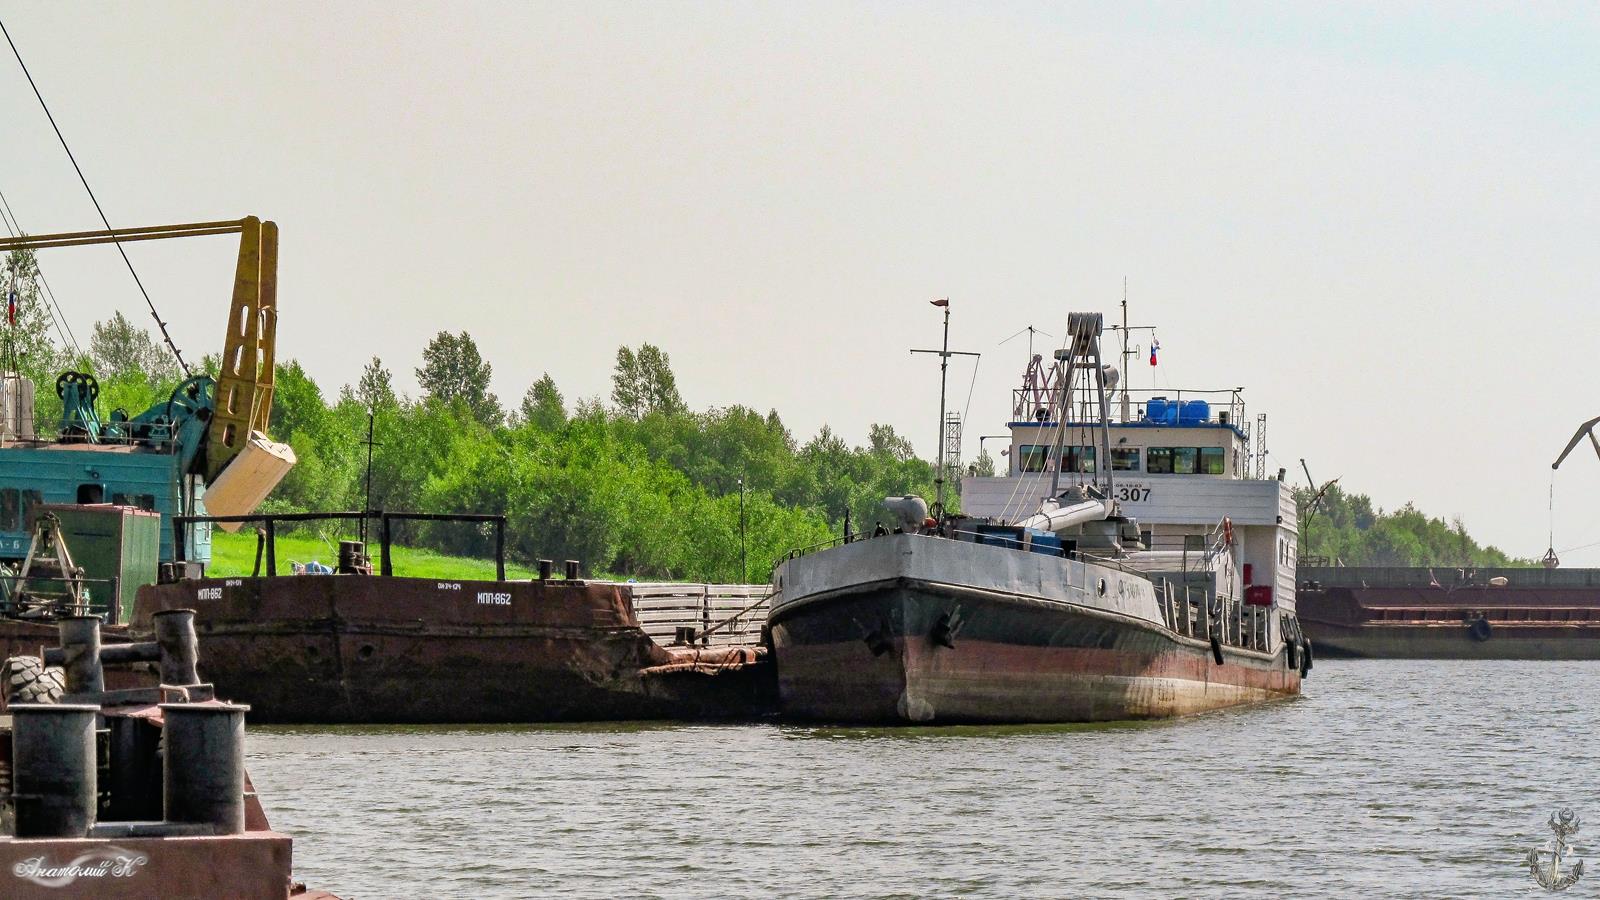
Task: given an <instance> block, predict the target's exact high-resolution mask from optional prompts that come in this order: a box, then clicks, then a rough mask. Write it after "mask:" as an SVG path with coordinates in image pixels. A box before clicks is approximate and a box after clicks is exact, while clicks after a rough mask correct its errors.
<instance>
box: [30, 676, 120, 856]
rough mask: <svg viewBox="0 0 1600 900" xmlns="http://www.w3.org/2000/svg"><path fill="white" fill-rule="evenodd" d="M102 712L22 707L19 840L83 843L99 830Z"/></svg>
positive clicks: (60, 706) (58, 705)
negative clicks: (98, 720)
mask: <svg viewBox="0 0 1600 900" xmlns="http://www.w3.org/2000/svg"><path fill="white" fill-rule="evenodd" d="M99 711H100V707H98V706H90V705H87V704H76V703H73V704H66V703H18V704H16V705H14V706H12V707H11V708H10V712H11V716H12V726H11V728H12V730H11V748H12V754H11V755H12V762H11V765H12V773H11V785H12V788H11V789H12V796H13V797H14V798H15V801H16V836H17V837H19V838H36V837H83V836H85V835H87V834H88V833H89V829H90V827H91V826H93V825H94V820H95V802H96V799H97V797H98V793H99V784H98V781H97V778H96V772H95V739H94V726H95V714H96V713H98V712H99Z"/></svg>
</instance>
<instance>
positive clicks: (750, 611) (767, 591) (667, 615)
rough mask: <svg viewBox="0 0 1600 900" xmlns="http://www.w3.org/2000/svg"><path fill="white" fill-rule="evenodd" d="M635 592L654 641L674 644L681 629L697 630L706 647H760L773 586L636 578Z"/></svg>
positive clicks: (637, 609)
mask: <svg viewBox="0 0 1600 900" xmlns="http://www.w3.org/2000/svg"><path fill="white" fill-rule="evenodd" d="M624 586H625V587H627V588H628V590H629V591H630V592H631V594H632V595H633V614H634V616H635V617H637V618H638V619H639V625H640V627H642V628H643V629H644V632H645V634H648V635H649V636H650V638H651V640H653V641H655V642H656V643H658V644H661V645H662V646H666V645H668V644H671V643H673V641H674V640H676V639H677V637H678V629H680V628H693V629H694V635H695V638H694V640H695V643H696V644H697V645H699V646H703V647H755V646H758V645H760V643H761V626H762V625H763V624H765V623H766V621H767V608H768V606H769V605H770V604H769V600H768V598H769V597H770V596H771V594H772V586H771V585H768V584H673V583H668V582H644V583H640V582H635V583H631V584H627V585H624Z"/></svg>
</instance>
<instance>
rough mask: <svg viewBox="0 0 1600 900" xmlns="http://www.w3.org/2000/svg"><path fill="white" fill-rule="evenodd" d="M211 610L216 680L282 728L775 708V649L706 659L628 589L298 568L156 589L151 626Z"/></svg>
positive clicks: (209, 671)
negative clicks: (681, 649)
mask: <svg viewBox="0 0 1600 900" xmlns="http://www.w3.org/2000/svg"><path fill="white" fill-rule="evenodd" d="M178 608H192V609H194V610H196V628H197V629H198V630H199V633H200V636H201V640H202V644H203V646H204V653H203V654H202V656H201V659H200V665H199V669H200V674H201V676H202V677H203V678H204V679H206V680H208V681H210V682H212V683H214V684H215V685H216V689H217V692H218V693H219V694H223V695H226V696H231V697H235V698H238V699H239V700H240V701H241V702H246V703H249V704H251V707H252V711H251V720H252V721H255V722H262V723H280V724H289V723H292V724H331V723H354V724H412V723H417V724H431V723H438V724H460V723H493V722H562V721H598V720H619V719H658V718H730V717H731V718H742V717H751V716H757V715H761V714H764V713H767V712H770V711H771V709H772V707H773V706H774V705H775V694H776V686H775V685H773V684H768V683H767V682H769V681H770V680H771V666H770V661H769V660H767V659H764V658H763V659H756V658H752V654H750V653H748V652H746V653H744V654H736V653H734V652H731V651H730V652H729V653H726V654H724V657H725V658H722V659H718V658H715V651H701V653H702V654H705V655H709V656H712V658H710V659H706V660H703V661H702V662H701V663H700V664H699V665H696V666H684V665H675V664H678V663H681V661H682V659H683V655H682V654H681V653H678V652H675V651H669V650H668V649H666V648H663V647H660V646H658V645H657V644H655V643H654V642H653V641H651V640H650V637H649V636H648V635H646V634H645V633H644V631H643V630H642V629H640V628H639V625H638V622H637V620H636V619H635V617H634V614H633V611H632V608H631V602H630V600H629V598H628V595H627V593H626V590H625V589H624V588H621V587H619V586H616V585H610V584H598V583H584V582H579V581H572V582H567V581H549V582H537V581H535V582H441V581H433V580H428V579H420V578H397V577H383V578H378V577H371V576H352V575H298V576H289V577H279V578H229V579H205V580H198V581H181V582H177V583H174V584H166V585H151V586H146V587H143V588H141V589H140V591H139V597H138V602H137V606H136V611H135V623H134V627H135V628H136V629H142V628H147V627H148V622H149V617H150V616H151V615H152V614H153V613H155V612H157V611H159V610H162V609H178Z"/></svg>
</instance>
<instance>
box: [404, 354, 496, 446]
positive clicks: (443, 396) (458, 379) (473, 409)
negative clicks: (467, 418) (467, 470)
mask: <svg viewBox="0 0 1600 900" xmlns="http://www.w3.org/2000/svg"><path fill="white" fill-rule="evenodd" d="M492 372H493V367H492V366H490V365H489V364H488V363H487V362H485V361H484V359H483V356H482V355H481V354H480V353H479V352H478V344H477V342H475V341H474V340H473V339H472V336H471V335H470V334H467V333H466V332H465V331H463V332H461V333H460V334H454V335H453V334H450V333H449V332H447V331H441V332H439V333H438V334H437V335H435V336H434V338H433V340H431V341H429V342H428V346H427V347H426V348H424V349H423V351H422V368H420V369H418V370H417V381H418V383H419V384H421V385H422V390H423V393H424V396H426V397H427V398H429V399H432V400H438V401H440V402H442V403H444V404H447V405H448V404H450V403H453V402H455V401H460V402H461V403H463V404H464V405H465V406H466V408H467V411H468V412H469V413H471V415H472V417H473V418H474V419H476V420H477V421H478V422H479V423H480V424H483V425H487V426H491V427H492V426H495V425H499V424H500V423H501V420H503V419H504V418H505V412H504V411H503V410H502V409H501V408H500V399H499V398H498V397H496V396H495V395H494V394H493V393H492V392H490V390H489V376H490V375H491V373H492Z"/></svg>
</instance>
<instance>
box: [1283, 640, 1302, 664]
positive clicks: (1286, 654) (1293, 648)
mask: <svg viewBox="0 0 1600 900" xmlns="http://www.w3.org/2000/svg"><path fill="white" fill-rule="evenodd" d="M1283 661H1284V664H1285V665H1287V666H1288V667H1289V668H1291V669H1298V668H1300V644H1299V642H1298V641H1295V640H1292V639H1290V640H1285V641H1284V642H1283Z"/></svg>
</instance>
